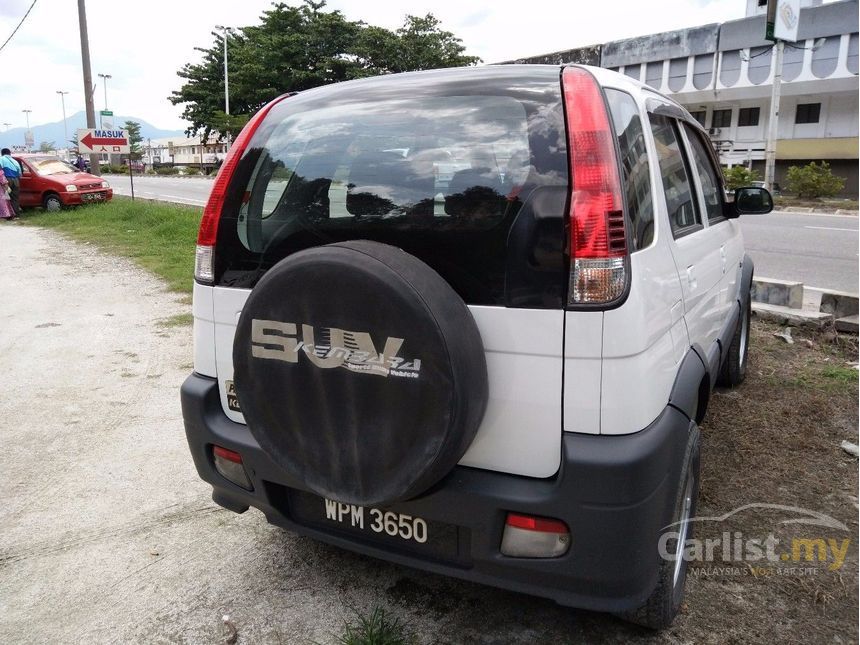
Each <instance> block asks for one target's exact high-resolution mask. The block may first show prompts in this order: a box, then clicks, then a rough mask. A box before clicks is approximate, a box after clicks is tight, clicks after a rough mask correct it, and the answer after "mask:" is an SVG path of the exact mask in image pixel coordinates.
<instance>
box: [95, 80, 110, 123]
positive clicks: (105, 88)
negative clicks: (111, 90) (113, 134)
mask: <svg viewBox="0 0 860 645" xmlns="http://www.w3.org/2000/svg"><path fill="white" fill-rule="evenodd" d="M98 76H99V78H100V79H102V80H103V81H104V90H105V111H107V109H108V102H107V82H108V79H109V78H113V76H111V75H110V74H99V75H98ZM101 124H102V120H101V117H99V125H101Z"/></svg>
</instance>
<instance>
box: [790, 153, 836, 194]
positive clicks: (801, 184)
mask: <svg viewBox="0 0 860 645" xmlns="http://www.w3.org/2000/svg"><path fill="white" fill-rule="evenodd" d="M785 183H786V185H787V188H788V190H789V192H792V193H795V194H796V195H797V196H798V197H811V198H813V199H815V198H818V197H833V196H834V195H836V194H837V193H838V192H839V191H841V190H842V189H843V188H844V187H845V180H844V179H843V178H842V177H837V176H836V175H834V174H833V172H832V171H831V170H830V164H828V163H827V162H826V161H822V162H821V164H817V163H815V162H814V161H812V162H810V163H809V164H807V165H806V166H790V167H789V169H788V174H787V175H786V178H785Z"/></svg>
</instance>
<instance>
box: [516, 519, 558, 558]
mask: <svg viewBox="0 0 860 645" xmlns="http://www.w3.org/2000/svg"><path fill="white" fill-rule="evenodd" d="M570 541H571V540H570V529H569V528H567V524H565V523H564V522H562V521H561V520H554V519H552V518H549V517H534V516H532V515H520V514H518V513H508V517H507V519H506V520H505V529H504V531H503V532H502V544H501V546H500V547H499V551H500V552H501V553H502V555H506V556H509V557H513V558H558V557H560V556H563V555H564V554H565V553H567V552H568V550H569V549H570Z"/></svg>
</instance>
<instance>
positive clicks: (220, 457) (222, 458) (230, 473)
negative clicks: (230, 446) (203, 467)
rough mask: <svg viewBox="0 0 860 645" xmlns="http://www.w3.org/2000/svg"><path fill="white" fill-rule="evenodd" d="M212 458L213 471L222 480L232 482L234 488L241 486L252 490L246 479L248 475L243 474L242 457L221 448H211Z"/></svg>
mask: <svg viewBox="0 0 860 645" xmlns="http://www.w3.org/2000/svg"><path fill="white" fill-rule="evenodd" d="M212 457H213V460H214V462H215V470H217V471H218V474H219V475H221V476H222V477H224V479H227V480H228V481H231V482H233V483H234V484H236V486H241V487H242V488H244V489H245V490H254V486H253V485H252V484H251V480H250V479H248V473H246V472H245V466H244V465H243V464H242V455H240V454H239V453H238V452H233V451H232V450H227V449H226V448H222V447H221V446H212Z"/></svg>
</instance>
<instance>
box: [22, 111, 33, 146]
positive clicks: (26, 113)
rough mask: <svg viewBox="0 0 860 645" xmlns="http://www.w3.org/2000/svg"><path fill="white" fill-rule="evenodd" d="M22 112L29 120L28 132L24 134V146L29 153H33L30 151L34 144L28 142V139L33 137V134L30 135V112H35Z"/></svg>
mask: <svg viewBox="0 0 860 645" xmlns="http://www.w3.org/2000/svg"><path fill="white" fill-rule="evenodd" d="M21 111H22V112H23V113H24V116H25V117H26V118H27V132H25V133H24V144H25V145H26V146H27V152H32V151H31V150H30V147H31V146H32V145H33V144H32V143H30V141H29V140H28V137H32V134H31V133H30V112H32V111H33V110H21Z"/></svg>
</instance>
